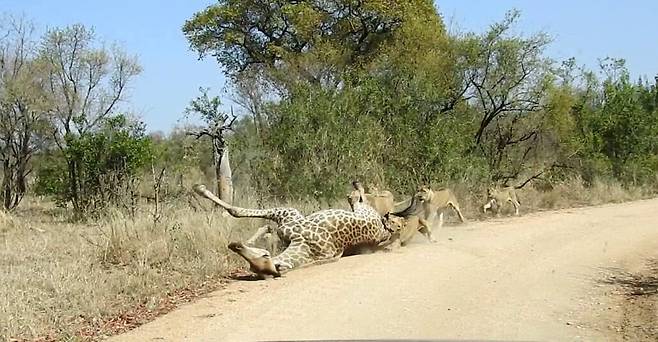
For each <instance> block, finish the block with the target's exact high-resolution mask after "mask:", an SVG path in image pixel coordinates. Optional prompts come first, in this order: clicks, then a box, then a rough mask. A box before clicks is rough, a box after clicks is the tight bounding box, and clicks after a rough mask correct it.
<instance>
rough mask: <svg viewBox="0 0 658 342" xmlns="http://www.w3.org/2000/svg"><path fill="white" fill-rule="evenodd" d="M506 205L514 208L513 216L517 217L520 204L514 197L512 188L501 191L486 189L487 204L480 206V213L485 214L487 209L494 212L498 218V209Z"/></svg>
mask: <svg viewBox="0 0 658 342" xmlns="http://www.w3.org/2000/svg"><path fill="white" fill-rule="evenodd" d="M506 203H512V205H513V206H514V215H516V216H518V215H519V208H520V207H521V202H519V198H518V197H517V196H516V189H515V188H514V187H513V186H508V187H505V188H502V189H496V188H489V189H487V203H485V204H484V205H483V206H482V211H483V212H484V213H485V214H486V213H487V209H492V211H495V212H496V216H500V207H502V206H503V205H504V204H506Z"/></svg>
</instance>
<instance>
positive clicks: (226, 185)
mask: <svg viewBox="0 0 658 342" xmlns="http://www.w3.org/2000/svg"><path fill="white" fill-rule="evenodd" d="M217 155H218V156H219V160H218V162H217V163H216V164H215V175H216V177H217V194H218V195H219V198H220V199H221V200H223V201H225V202H227V203H233V180H232V179H231V178H232V172H231V164H230V163H229V154H228V147H227V146H224V147H223V148H222V149H221V151H218V153H217Z"/></svg>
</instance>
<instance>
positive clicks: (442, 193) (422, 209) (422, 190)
mask: <svg viewBox="0 0 658 342" xmlns="http://www.w3.org/2000/svg"><path fill="white" fill-rule="evenodd" d="M419 203H420V204H421V205H420V206H419V205H418V204H419ZM448 207H450V208H452V209H453V210H454V211H455V212H456V213H457V215H458V216H459V220H460V221H461V222H462V223H464V222H466V219H464V215H462V212H461V210H459V202H458V201H457V197H456V196H455V194H454V193H453V192H452V190H450V189H448V188H441V189H438V190H432V189H431V188H430V187H429V186H427V185H421V186H419V187H418V190H417V191H416V194H414V196H413V198H412V199H411V203H410V204H409V207H407V208H406V209H404V210H402V211H400V212H397V213H393V215H395V216H402V217H405V218H409V217H411V216H412V215H417V216H418V217H419V218H420V219H422V221H421V222H420V223H421V225H422V226H424V228H425V229H426V230H427V233H426V235H427V236H428V238H429V239H430V241H435V240H434V237H433V236H432V231H433V230H434V229H433V226H434V225H435V222H436V219H437V216H438V221H439V222H438V228H439V229H441V227H443V212H444V211H445V209H447V208H448ZM423 222H424V223H423ZM420 228H422V227H419V229H420Z"/></svg>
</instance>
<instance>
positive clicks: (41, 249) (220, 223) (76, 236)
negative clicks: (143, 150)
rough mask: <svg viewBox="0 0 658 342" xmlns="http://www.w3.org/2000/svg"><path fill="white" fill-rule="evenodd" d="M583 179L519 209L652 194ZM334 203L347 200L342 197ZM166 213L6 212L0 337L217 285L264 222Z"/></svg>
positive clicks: (68, 330)
mask: <svg viewBox="0 0 658 342" xmlns="http://www.w3.org/2000/svg"><path fill="white" fill-rule="evenodd" d="M580 184H582V183H581V182H579V181H578V180H574V181H572V182H569V183H565V184H562V185H558V186H556V187H555V188H554V189H552V190H550V191H539V190H535V189H532V188H527V189H523V190H521V191H520V193H519V196H520V200H521V203H522V214H523V213H527V212H529V211H534V210H539V209H557V208H565V207H571V206H580V205H585V204H601V203H607V202H619V201H625V200H631V199H636V198H641V197H644V196H646V195H647V194H648V192H647V191H642V190H641V189H630V190H629V189H624V188H622V187H620V186H618V185H614V184H605V183H599V184H596V185H594V186H593V187H591V188H584V187H582V185H580ZM453 188H455V191H456V193H457V196H458V197H459V199H460V202H461V205H462V209H463V212H464V214H465V216H466V217H467V218H468V219H482V218H483V215H482V213H481V210H480V208H481V205H482V204H483V203H484V189H481V191H480V192H475V193H470V192H468V191H467V190H466V189H464V188H461V187H459V186H456V187H453ZM652 190H653V189H652ZM409 195H411V194H409ZM398 197H399V198H400V199H402V198H404V197H406V196H398ZM238 202H239V203H242V204H244V205H245V206H253V204H252V203H255V201H252V200H250V199H242V200H240V201H238ZM293 206H295V207H297V208H299V209H300V210H302V211H303V212H306V213H310V212H312V211H315V210H317V209H319V206H318V204H317V203H297V204H294V205H293ZM323 206H324V207H326V205H323ZM333 207H341V208H348V205H347V202H346V201H345V200H342V199H339V200H338V201H337V202H335V203H334V205H333ZM163 213H164V214H163V216H162V217H161V218H160V219H159V221H158V222H157V223H154V220H153V216H152V215H151V213H150V212H149V211H148V210H143V211H141V212H138V213H137V215H136V216H135V217H128V216H126V215H125V214H122V213H120V212H114V213H111V214H110V215H108V216H107V217H106V218H104V219H102V220H101V221H100V222H95V223H91V224H80V223H71V222H68V221H67V217H68V215H67V214H66V213H65V212H63V211H61V210H58V209H55V208H54V207H53V206H52V205H50V204H46V203H42V202H38V201H35V200H31V201H30V200H27V201H25V202H24V203H23V205H22V206H21V209H20V210H18V211H17V212H16V213H14V214H12V216H11V217H10V216H8V215H6V214H3V215H2V216H0V220H2V221H0V237H1V238H2V248H0V270H1V271H2V274H3V276H2V278H0V279H1V280H0V339H3V340H7V339H10V338H12V337H13V338H25V339H34V338H37V337H43V336H50V338H52V339H80V338H82V337H81V336H85V335H89V333H88V330H89V329H88V328H89V326H96V327H98V326H101V325H102V324H101V323H100V322H103V321H107V319H109V318H111V317H117V316H121V315H124V316H126V315H129V314H128V313H130V312H131V311H134V309H135V307H139V308H141V310H142V311H141V312H142V313H144V312H158V310H161V309H162V307H164V306H167V305H169V304H171V301H172V299H171V295H172V293H176V290H180V291H188V289H192V290H189V291H192V292H193V291H194V289H198V288H201V287H204V286H206V287H207V286H208V284H211V286H210V287H208V288H209V289H212V284H219V283H220V282H219V279H220V278H221V277H224V276H226V275H227V274H228V272H229V271H230V270H231V269H234V268H237V267H244V263H243V262H242V260H240V259H238V257H236V256H235V255H234V254H233V253H229V252H228V251H227V248H226V245H227V242H228V241H229V240H235V239H244V238H245V237H246V236H247V235H249V234H251V233H253V232H254V231H255V229H256V227H258V226H259V225H260V224H262V222H259V220H237V219H234V218H231V217H223V216H222V215H221V211H219V210H217V211H214V212H213V211H203V210H202V211H198V212H195V211H193V210H191V209H190V207H189V206H187V205H176V204H168V205H165V207H164V210H163ZM454 216H455V215H450V217H453V219H454ZM178 293H181V292H178ZM136 324H139V322H138V323H136ZM98 333H99V332H98V331H96V332H93V333H91V334H92V335H94V334H96V335H94V337H98V336H99V335H97V334H98ZM100 333H103V331H102V329H101V331H100Z"/></svg>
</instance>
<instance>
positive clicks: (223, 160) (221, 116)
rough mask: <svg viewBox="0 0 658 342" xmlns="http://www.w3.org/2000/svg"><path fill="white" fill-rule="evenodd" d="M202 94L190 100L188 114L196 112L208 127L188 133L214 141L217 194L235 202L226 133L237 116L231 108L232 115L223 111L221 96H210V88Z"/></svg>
mask: <svg viewBox="0 0 658 342" xmlns="http://www.w3.org/2000/svg"><path fill="white" fill-rule="evenodd" d="M199 90H200V91H201V95H200V96H198V97H197V98H195V99H194V100H192V101H191V102H190V106H189V107H188V108H187V109H186V112H187V113H188V114H191V113H194V114H197V115H199V116H201V118H202V119H203V121H204V122H205V123H206V125H207V127H206V128H203V129H200V130H198V131H195V132H189V133H188V134H190V135H193V136H195V137H196V138H197V139H199V138H201V137H204V136H207V137H209V138H210V140H211V142H212V154H213V164H214V167H215V179H216V182H217V194H218V195H219V198H220V199H222V200H223V201H225V202H228V203H232V202H233V181H232V179H231V178H232V174H231V164H230V162H229V148H228V144H227V142H226V133H227V131H229V130H231V127H232V126H233V123H234V122H235V120H236V119H237V116H235V115H234V114H233V110H231V114H230V116H229V115H228V114H226V113H223V112H222V111H221V110H220V108H219V106H220V105H221V102H220V100H219V97H217V96H215V97H212V98H209V97H208V90H207V89H204V88H200V89H199Z"/></svg>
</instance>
